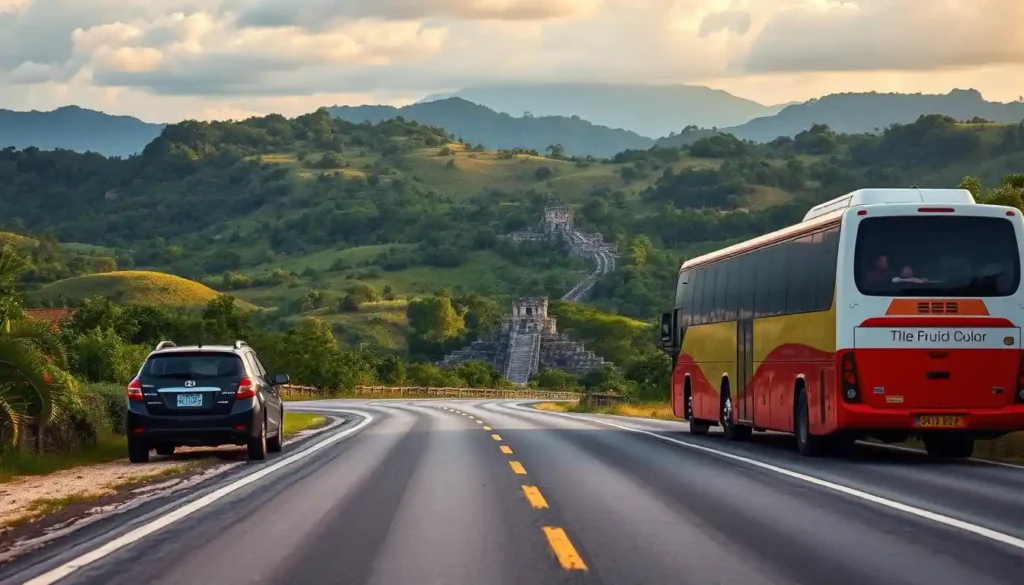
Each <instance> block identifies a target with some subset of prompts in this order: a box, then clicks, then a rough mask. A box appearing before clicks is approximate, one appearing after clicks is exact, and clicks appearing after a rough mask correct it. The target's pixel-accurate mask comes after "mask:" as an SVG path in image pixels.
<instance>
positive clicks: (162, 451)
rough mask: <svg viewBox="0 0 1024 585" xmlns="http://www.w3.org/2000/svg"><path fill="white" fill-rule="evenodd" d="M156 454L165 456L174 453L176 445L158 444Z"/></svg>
mask: <svg viewBox="0 0 1024 585" xmlns="http://www.w3.org/2000/svg"><path fill="white" fill-rule="evenodd" d="M156 454H157V455H163V456H165V457H166V456H169V455H174V445H157V446H156Z"/></svg>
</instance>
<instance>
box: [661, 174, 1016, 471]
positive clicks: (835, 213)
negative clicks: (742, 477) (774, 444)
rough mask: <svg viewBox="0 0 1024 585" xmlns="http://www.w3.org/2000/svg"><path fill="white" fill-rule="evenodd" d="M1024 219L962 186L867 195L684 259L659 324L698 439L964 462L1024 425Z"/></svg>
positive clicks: (811, 452)
mask: <svg viewBox="0 0 1024 585" xmlns="http://www.w3.org/2000/svg"><path fill="white" fill-rule="evenodd" d="M1022 230H1024V223H1022V219H1021V212H1020V211H1019V210H1017V209H1014V208H1011V207H1002V206H995V205H983V204H978V203H977V202H976V201H975V200H974V198H973V196H972V195H971V193H970V192H969V191H967V190H964V189H917V188H913V189H861V190H857V191H854V192H852V193H848V194H846V195H843V196H841V197H837V198H836V199H833V200H831V201H828V202H826V203H822V204H820V205H817V206H815V207H813V208H812V209H811V210H810V211H809V212H808V213H807V214H806V216H805V217H804V219H803V221H801V222H800V223H799V224H796V225H793V226H790V227H786V228H784V229H781V230H778V231H775V232H772V233H770V234H767V235H764V236H760V237H757V238H754V239H751V240H748V241H745V242H741V243H739V244H735V245H733V246H729V247H727V248H724V249H722V250H719V251H717V252H713V253H710V254H706V255H703V256H700V257H698V258H694V259H692V260H689V261H687V262H685V263H684V264H683V265H682V267H681V268H680V271H679V278H678V281H677V286H676V291H675V304H674V309H673V311H672V312H670V313H666V314H664V315H662V318H661V343H662V347H663V348H664V349H665V351H667V352H669V353H670V354H671V355H672V356H673V374H672V392H671V397H672V398H671V400H672V409H673V412H674V414H675V416H677V417H679V418H682V419H685V420H687V421H689V423H690V424H689V426H690V432H691V433H693V434H697V435H703V434H707V433H708V430H709V429H710V427H712V426H720V427H721V429H722V433H723V434H724V435H725V437H726V438H727V439H729V440H745V439H748V438H749V437H750V435H751V433H752V432H753V431H778V432H784V433H792V434H795V435H796V444H797V450H798V451H799V453H800V454H802V455H806V456H816V455H820V454H823V453H835V452H842V451H843V450H844V449H846V448H848V447H849V446H850V445H852V443H853V442H854V441H856V440H860V439H864V438H868V437H871V438H874V439H876V440H881V441H883V442H886V443H898V442H903V441H906V440H908V439H909V438H912V437H913V438H918V439H920V440H921V441H923V443H924V446H925V450H926V451H927V452H928V454H929V455H931V456H933V457H942V458H956V457H970V456H971V455H972V453H973V450H974V441H975V439H977V438H993V437H997V436H999V435H1002V434H1005V433H1008V432H1012V431H1016V430H1021V429H1024V361H1022V346H1021V321H1022V320H1024V292H1022V290H1021V286H1020V284H1021V264H1020V250H1021V243H1022V240H1024V233H1022Z"/></svg>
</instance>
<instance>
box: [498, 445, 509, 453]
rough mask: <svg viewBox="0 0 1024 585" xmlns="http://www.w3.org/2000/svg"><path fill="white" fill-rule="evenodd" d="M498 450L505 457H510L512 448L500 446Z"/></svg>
mask: <svg viewBox="0 0 1024 585" xmlns="http://www.w3.org/2000/svg"><path fill="white" fill-rule="evenodd" d="M498 448H499V449H501V452H502V453H504V454H505V455H511V454H512V447H509V446H507V445H502V446H500V447H498Z"/></svg>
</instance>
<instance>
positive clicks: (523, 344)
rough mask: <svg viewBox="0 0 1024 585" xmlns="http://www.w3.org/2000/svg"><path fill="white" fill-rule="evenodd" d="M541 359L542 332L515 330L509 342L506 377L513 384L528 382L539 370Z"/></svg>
mask: <svg viewBox="0 0 1024 585" xmlns="http://www.w3.org/2000/svg"><path fill="white" fill-rule="evenodd" d="M539 359H540V333H537V332H532V331H531V332H523V331H513V332H512V336H511V339H510V340H509V344H508V360H507V361H506V362H505V378H506V379H507V380H508V381H509V382H512V383H513V384H526V383H527V382H528V381H529V380H530V374H532V373H533V372H534V371H536V370H537V367H538V361H539Z"/></svg>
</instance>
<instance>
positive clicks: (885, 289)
mask: <svg viewBox="0 0 1024 585" xmlns="http://www.w3.org/2000/svg"><path fill="white" fill-rule="evenodd" d="M854 263H855V271H856V272H855V280H856V283H857V288H858V289H859V290H860V292H861V293H863V294H866V295H874V296H896V297H899V296H916V297H946V296H950V297H1002V296H1008V295H1011V294H1013V293H1014V292H1016V291H1017V287H1018V286H1019V284H1020V254H1019V251H1018V243H1017V238H1016V234H1015V232H1014V229H1013V224H1012V223H1010V221H1009V220H1007V219H1003V218H998V217H950V216H944V217H936V216H929V217H916V216H911V217H908V216H896V217H874V218H867V219H864V220H863V221H861V222H860V225H859V226H858V229H857V248H856V253H855V254H854Z"/></svg>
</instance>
